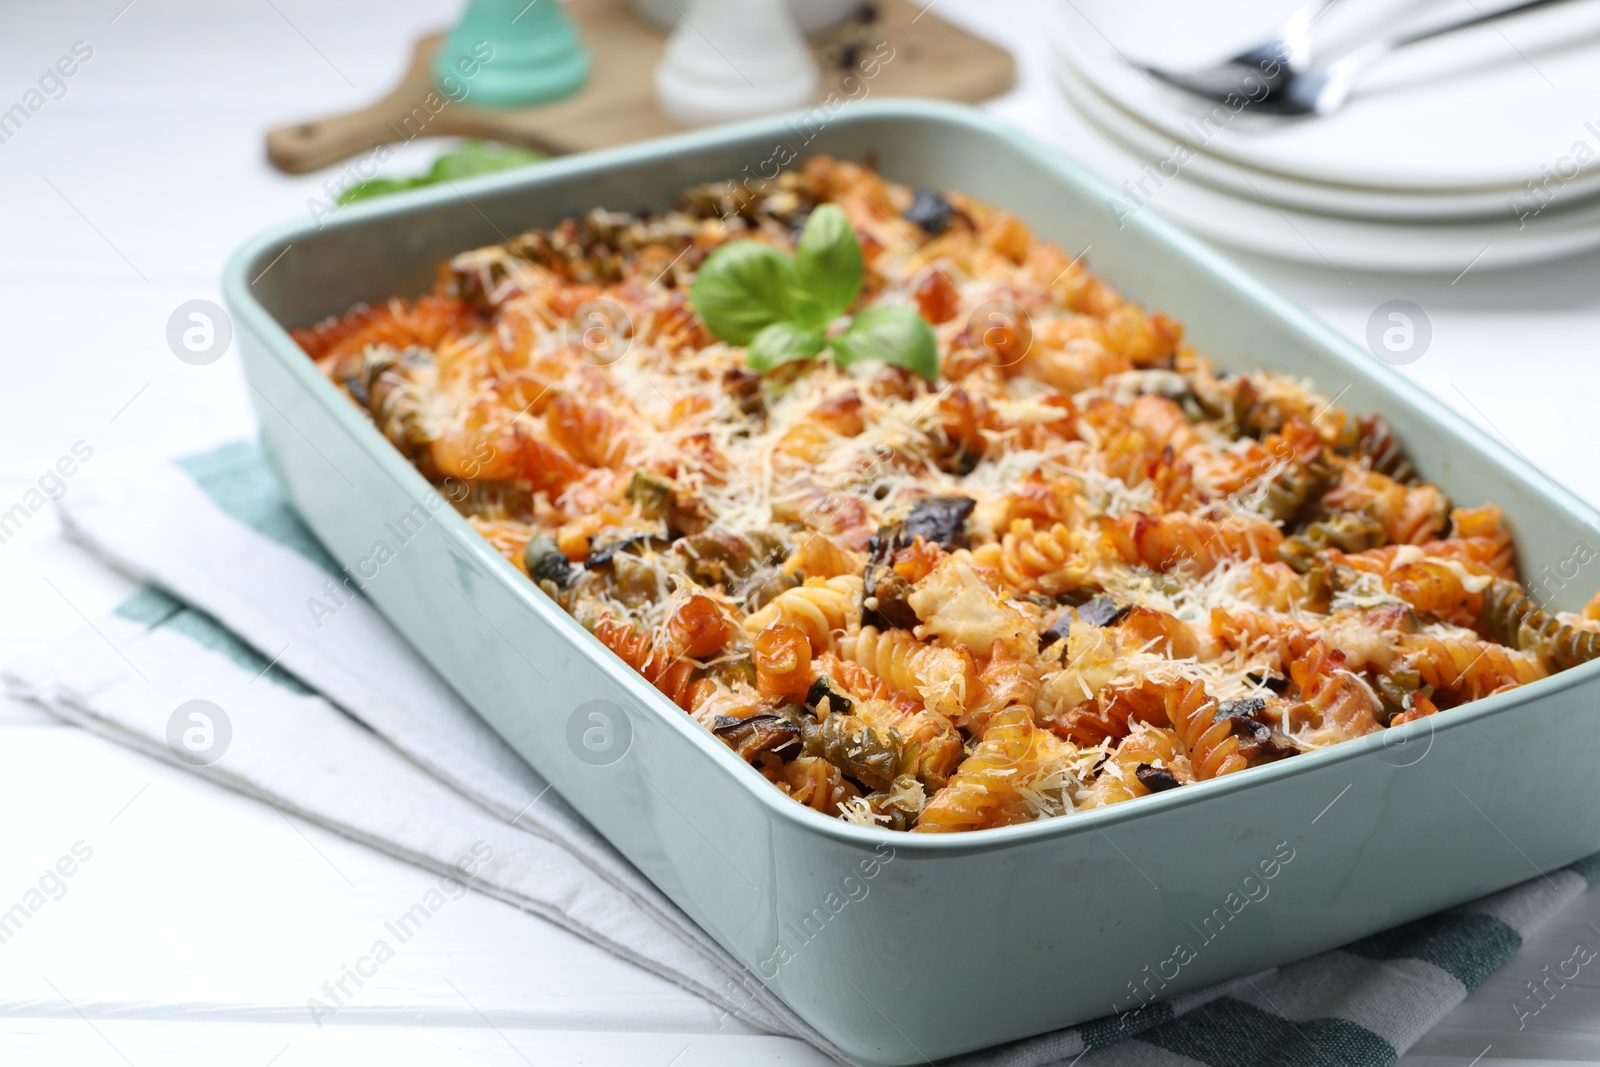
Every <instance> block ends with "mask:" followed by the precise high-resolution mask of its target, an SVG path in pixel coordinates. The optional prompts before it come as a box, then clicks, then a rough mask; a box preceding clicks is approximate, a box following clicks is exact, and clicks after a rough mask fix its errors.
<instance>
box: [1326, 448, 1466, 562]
mask: <svg viewBox="0 0 1600 1067" xmlns="http://www.w3.org/2000/svg"><path fill="white" fill-rule="evenodd" d="M1322 503H1323V505H1324V506H1325V507H1328V508H1335V509H1339V510H1344V511H1359V512H1362V513H1363V514H1366V515H1367V516H1369V517H1371V518H1373V519H1376V520H1377V521H1378V523H1379V524H1380V525H1382V526H1383V530H1384V533H1385V534H1386V535H1387V536H1388V539H1389V540H1390V541H1391V542H1393V543H1395V544H1400V545H1420V544H1422V543H1424V542H1427V541H1432V540H1435V539H1437V538H1438V537H1439V535H1440V534H1441V533H1442V532H1443V531H1444V528H1445V521H1446V519H1447V518H1448V516H1449V513H1450V498H1449V497H1447V496H1445V495H1444V493H1443V492H1442V491H1441V490H1440V489H1439V488H1438V487H1437V486H1433V485H1418V486H1407V485H1403V484H1401V483H1400V482H1397V481H1395V480H1394V479H1393V478H1390V477H1388V476H1386V475H1383V474H1380V473H1378V472H1377V471H1375V470H1363V469H1362V468H1360V467H1355V466H1346V467H1345V468H1344V470H1343V472H1342V473H1341V474H1340V477H1339V481H1338V482H1337V483H1335V485H1334V486H1333V488H1332V489H1330V490H1328V492H1327V495H1325V496H1324V497H1323V498H1322Z"/></svg>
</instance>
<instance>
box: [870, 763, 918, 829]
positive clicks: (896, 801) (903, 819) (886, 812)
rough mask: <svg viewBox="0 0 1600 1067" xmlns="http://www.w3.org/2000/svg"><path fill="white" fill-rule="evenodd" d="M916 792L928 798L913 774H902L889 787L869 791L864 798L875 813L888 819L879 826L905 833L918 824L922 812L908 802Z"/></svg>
mask: <svg viewBox="0 0 1600 1067" xmlns="http://www.w3.org/2000/svg"><path fill="white" fill-rule="evenodd" d="M916 793H922V794H923V797H924V800H925V799H926V796H927V794H926V792H925V791H924V790H923V789H922V786H921V784H920V783H918V782H917V780H916V779H915V778H913V777H912V776H911V775H909V774H902V775H900V776H899V777H897V778H896V779H895V780H894V781H893V782H892V783H890V786H889V788H887V789H880V790H878V791H877V792H874V793H868V794H867V795H866V797H864V798H863V799H865V800H866V802H867V807H869V808H871V809H872V813H873V814H874V815H878V816H881V817H883V818H885V819H887V820H888V821H887V822H881V823H879V824H878V825H879V826H882V827H884V828H885V829H888V830H895V831H898V832H902V833H903V832H905V831H906V830H909V829H911V828H912V827H913V826H915V825H917V817H918V816H919V815H921V814H922V812H921V810H920V809H919V808H912V807H910V806H908V803H907V801H908V800H909V798H910V797H912V796H914V795H915V794H916Z"/></svg>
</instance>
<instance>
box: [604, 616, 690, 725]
mask: <svg viewBox="0 0 1600 1067" xmlns="http://www.w3.org/2000/svg"><path fill="white" fill-rule="evenodd" d="M594 635H595V637H597V638H599V640H600V643H601V644H603V645H605V646H606V647H607V648H609V649H610V650H611V651H613V652H615V653H616V654H617V655H618V656H619V657H621V659H622V661H623V662H624V663H626V664H627V665H628V666H630V667H632V668H633V669H634V670H636V671H638V672H639V673H640V674H642V675H643V676H644V679H645V681H647V682H649V683H650V684H651V685H653V686H655V687H656V688H657V689H659V690H661V692H663V693H665V694H666V695H667V697H668V698H669V699H671V701H672V702H673V703H674V704H676V705H678V707H680V708H682V709H683V710H684V711H693V710H694V709H695V706H696V704H698V703H699V702H700V700H702V699H704V697H705V696H706V695H707V687H706V686H705V685H702V684H700V682H697V681H696V678H695V665H694V664H693V663H692V662H690V661H689V660H688V659H686V658H685V657H684V656H683V654H682V653H675V652H673V651H672V650H671V649H670V648H668V647H666V646H664V645H659V644H656V643H654V642H652V641H651V639H650V635H649V634H645V633H640V632H639V631H637V630H635V629H634V628H633V627H631V626H627V625H625V624H623V623H619V622H616V621H614V620H613V619H611V618H609V617H607V618H604V619H601V620H600V622H599V623H598V624H597V625H596V626H595V629H594ZM702 681H703V680H702Z"/></svg>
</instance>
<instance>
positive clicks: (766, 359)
mask: <svg viewBox="0 0 1600 1067" xmlns="http://www.w3.org/2000/svg"><path fill="white" fill-rule="evenodd" d="M825 343H826V342H824V340H823V338H822V331H821V330H817V329H812V328H811V327H809V326H801V325H800V324H799V323H795V322H775V323H773V324H772V325H771V326H768V327H766V328H765V329H763V330H762V331H761V332H760V333H758V334H756V335H755V337H754V338H753V339H752V340H751V341H750V349H749V351H748V352H746V353H745V362H746V363H747V364H749V366H750V369H751V370H758V371H769V370H771V369H772V368H773V367H776V366H777V365H778V364H780V363H792V362H794V361H795V360H797V359H810V358H811V357H812V356H814V355H816V354H817V353H818V352H821V351H822V348H823V345H824V344H825Z"/></svg>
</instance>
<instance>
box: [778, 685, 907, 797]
mask: <svg viewBox="0 0 1600 1067" xmlns="http://www.w3.org/2000/svg"><path fill="white" fill-rule="evenodd" d="M830 706H831V705H830ZM779 714H781V715H782V716H783V717H784V719H785V720H786V721H787V722H788V723H789V724H790V725H792V726H793V727H794V728H795V729H796V730H797V731H799V734H800V739H801V743H802V746H803V749H804V751H805V754H806V755H808V756H818V757H821V758H822V759H825V760H827V761H828V762H829V763H831V764H833V765H834V766H835V767H838V768H839V770H841V771H842V772H844V774H845V776H846V777H848V778H850V779H852V780H853V781H855V782H856V783H858V784H860V785H862V786H864V787H865V789H864V790H863V792H870V791H872V790H877V789H887V788H888V787H889V786H890V785H892V784H893V782H894V779H895V774H896V772H897V770H898V768H899V765H900V750H901V748H902V747H903V744H904V742H902V741H901V739H900V735H899V734H898V733H897V732H895V731H894V730H890V731H889V736H888V738H887V739H885V738H881V737H879V736H878V735H877V734H876V733H875V732H874V731H873V729H872V727H871V726H869V725H867V723H865V722H864V721H862V720H861V719H858V718H856V717H855V716H854V715H845V714H840V713H839V712H837V711H835V712H833V713H832V714H830V715H828V716H827V717H826V718H823V719H818V718H817V717H816V716H815V715H813V714H812V712H811V709H810V708H807V707H802V706H800V705H798V704H788V705H785V706H784V707H783V708H781V709H780V710H779Z"/></svg>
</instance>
